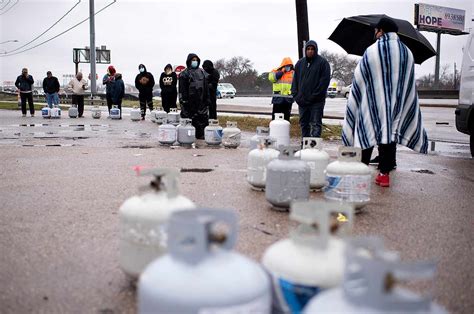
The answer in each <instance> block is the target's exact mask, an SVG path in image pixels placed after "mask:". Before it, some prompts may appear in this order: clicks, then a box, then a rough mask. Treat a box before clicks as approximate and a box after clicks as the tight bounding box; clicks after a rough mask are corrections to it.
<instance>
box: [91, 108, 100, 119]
mask: <svg viewBox="0 0 474 314" xmlns="http://www.w3.org/2000/svg"><path fill="white" fill-rule="evenodd" d="M91 111H92V118H93V119H100V116H101V115H102V112H101V111H100V107H99V106H97V105H96V106H94V107H92V109H91Z"/></svg>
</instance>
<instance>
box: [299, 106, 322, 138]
mask: <svg viewBox="0 0 474 314" xmlns="http://www.w3.org/2000/svg"><path fill="white" fill-rule="evenodd" d="M324 105H325V102H320V103H316V104H312V105H310V106H304V107H301V106H299V113H300V127H301V134H302V136H303V137H321V130H322V126H323V111H324Z"/></svg>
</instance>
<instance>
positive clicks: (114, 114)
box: [110, 106, 122, 120]
mask: <svg viewBox="0 0 474 314" xmlns="http://www.w3.org/2000/svg"><path fill="white" fill-rule="evenodd" d="M110 118H111V119H114V120H116V119H121V118H122V115H121V113H120V109H119V108H118V107H117V106H113V107H112V108H111V109H110Z"/></svg>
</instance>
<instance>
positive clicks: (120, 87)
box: [111, 73, 125, 119]
mask: <svg viewBox="0 0 474 314" xmlns="http://www.w3.org/2000/svg"><path fill="white" fill-rule="evenodd" d="M114 81H115V83H114V84H113V85H112V91H111V94H112V102H113V104H114V105H115V106H117V107H118V108H119V109H120V119H122V99H123V96H124V95H125V84H124V83H123V80H122V74H121V73H116V74H115V80H114Z"/></svg>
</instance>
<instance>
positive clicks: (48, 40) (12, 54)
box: [0, 0, 117, 57]
mask: <svg viewBox="0 0 474 314" xmlns="http://www.w3.org/2000/svg"><path fill="white" fill-rule="evenodd" d="M115 2H117V0H113V1H112V2H111V3H109V4H108V5H106V6H105V7H103V8H102V9H100V10H99V11H97V12H95V14H94V16H96V15H97V14H99V13H100V12H102V11H104V10H105V9H107V8H108V7H110V6H111V5H112V4H114V3H115ZM87 20H89V17H87V18H85V19H83V20H82V21H80V22H79V23H77V24H75V25H73V26H71V27H70V28H68V29H66V30H65V31H63V32H61V33H59V34H57V35H56V36H53V37H51V38H50V39H47V40H45V41H43V42H41V43H39V44H37V45H35V46H33V47H30V48H27V49H24V50H22V51H18V52H15V53H11V54H8V52H7V53H4V54H3V55H0V57H10V56H14V55H17V54H20V53H23V52H26V51H29V50H31V49H34V48H37V47H39V46H42V45H44V44H46V43H48V42H50V41H51V40H53V39H56V38H58V37H59V36H61V35H63V34H66V33H67V32H69V31H71V30H73V29H74V28H76V27H77V26H79V25H81V24H82V23H84V22H86V21H87Z"/></svg>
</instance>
